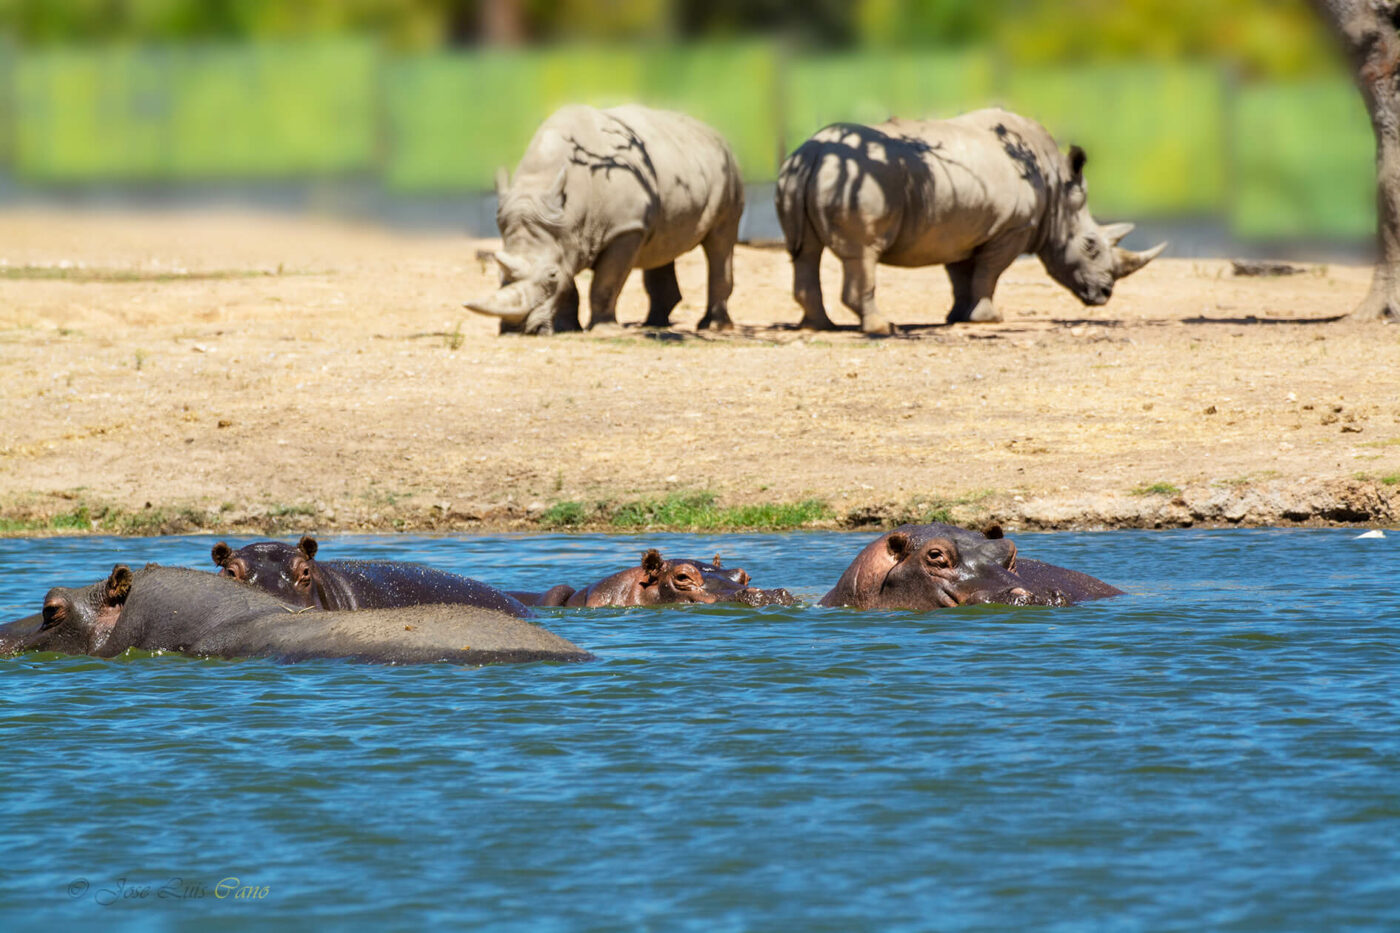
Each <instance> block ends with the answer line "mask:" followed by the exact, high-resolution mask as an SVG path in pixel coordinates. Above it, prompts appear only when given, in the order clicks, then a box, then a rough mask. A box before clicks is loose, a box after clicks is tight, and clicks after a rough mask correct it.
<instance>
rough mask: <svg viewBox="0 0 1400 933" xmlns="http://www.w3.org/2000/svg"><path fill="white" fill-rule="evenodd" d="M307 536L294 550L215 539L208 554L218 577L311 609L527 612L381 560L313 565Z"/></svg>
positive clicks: (432, 572)
mask: <svg viewBox="0 0 1400 933" xmlns="http://www.w3.org/2000/svg"><path fill="white" fill-rule="evenodd" d="M317 553H319V545H318V544H317V543H316V539H315V538H313V537H311V536H310V535H304V536H302V539H301V540H300V541H299V542H297V544H296V546H295V547H294V546H292V545H290V544H283V543H282V542H280V541H257V542H254V543H253V544H247V545H244V546H243V547H241V548H239V549H238V550H236V551H235V550H234V549H233V548H231V547H229V546H228V545H227V544H225V543H224V542H222V541H220V542H219V543H218V544H216V545H214V549H213V551H212V552H211V556H212V557H213V558H214V564H215V565H216V566H218V568H219V572H220V574H222V575H223V576H226V577H232V578H233V579H235V580H240V581H242V582H244V583H249V584H252V585H253V586H256V587H258V588H260V589H263V590H266V591H267V592H269V593H271V594H272V595H274V596H279V597H281V598H282V599H285V600H287V601H288V602H291V603H295V604H296V605H298V606H304V607H308V608H314V609H341V610H349V609H393V608H395V607H398V606H419V605H423V604H426V603H443V604H450V605H461V606H478V607H480V608H482V609H494V610H496V611H497V612H504V613H506V614H507V615H513V616H516V617H517V618H522V619H524V618H529V617H530V616H531V612H530V610H529V609H528V608H526V607H525V606H524V605H522V604H521V603H520V602H519V601H518V600H516V599H515V598H513V597H512V596H510V595H509V594H507V593H505V592H502V591H501V590H498V589H496V588H495V587H494V586H491V585H489V584H487V583H482V582H481V581H480V580H473V579H471V578H470V577H463V576H460V575H458V574H455V573H448V572H447V571H445V570H437V569H435V568H432V567H425V566H424V565H422V564H410V563H405V562H403V561H387V560H333V561H318V560H317V559H316V555H317Z"/></svg>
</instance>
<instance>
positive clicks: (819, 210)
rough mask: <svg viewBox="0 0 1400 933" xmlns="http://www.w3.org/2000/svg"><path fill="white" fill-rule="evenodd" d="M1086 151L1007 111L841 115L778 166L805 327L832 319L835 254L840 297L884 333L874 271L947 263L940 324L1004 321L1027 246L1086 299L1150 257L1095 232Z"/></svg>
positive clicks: (1118, 228) (1109, 231) (868, 327)
mask: <svg viewBox="0 0 1400 933" xmlns="http://www.w3.org/2000/svg"><path fill="white" fill-rule="evenodd" d="M1085 161H1086V158H1085V155H1084V150H1082V149H1080V148H1079V147H1078V146H1074V147H1071V149H1070V151H1069V154H1068V155H1065V154H1064V153H1061V152H1060V150H1059V149H1058V147H1057V146H1056V144H1055V140H1054V139H1052V138H1051V136H1050V134H1049V133H1048V132H1047V131H1046V130H1045V128H1044V127H1043V126H1041V125H1040V124H1038V123H1036V122H1035V121H1033V120H1028V119H1026V118H1025V117H1021V116H1017V115H1016V114H1013V113H1008V112H1006V111H1004V110H978V111H975V112H973V113H969V114H964V115H963V116H960V117H957V118H954V119H952V120H891V121H889V122H887V123H882V124H880V125H878V126H861V125H859V124H854V123H838V124H834V125H832V126H828V127H826V128H825V129H823V130H820V131H818V132H817V133H816V134H815V135H813V136H812V138H811V139H809V140H807V141H806V142H804V143H803V144H802V145H801V146H799V147H798V148H797V150H796V151H795V152H793V153H792V155H790V156H788V158H787V160H786V161H784V163H783V165H782V168H781V169H780V170H779V175H778V185H777V191H776V198H777V208H778V220H779V221H780V222H781V224H782V227H783V236H784V239H785V240H786V242H787V248H788V252H789V253H790V254H791V256H792V262H793V297H794V298H796V300H797V303H798V304H799V305H801V306H802V326H803V327H805V328H811V329H815V330H827V329H830V328H831V327H832V323H831V319H830V318H829V317H827V313H826V307H825V305H824V303H823V299H822V287H821V276H820V268H821V257H822V251H823V250H824V249H830V250H831V251H832V252H833V253H835V254H836V256H837V258H838V259H840V260H841V263H842V267H843V272H844V281H843V284H842V289H841V301H842V303H843V304H845V305H846V307H848V308H850V309H851V310H852V311H854V312H855V313H856V314H858V315H860V319H861V329H862V330H864V331H865V332H866V333H869V334H889V333H892V332H893V331H894V328H893V326H892V325H891V324H890V322H889V321H888V320H887V319H886V318H885V317H884V316H883V315H882V314H881V313H880V311H879V309H878V308H877V306H876V304H875V269H876V266H877V265H880V264H884V265H891V266H930V265H944V266H946V268H947V270H948V278H949V280H950V282H951V283H952V286H953V307H952V310H950V311H949V312H948V322H949V323H955V322H960V321H999V320H1001V315H1000V313H999V312H998V311H997V310H996V308H995V306H994V305H993V304H992V296H993V293H994V292H995V290H996V284H997V280H998V279H999V278H1000V277H1001V274H1002V273H1003V272H1005V271H1006V269H1007V267H1008V266H1010V265H1011V263H1012V261H1013V260H1015V259H1016V257H1017V256H1019V255H1021V254H1022V253H1034V254H1036V255H1037V256H1038V257H1040V260H1041V262H1042V263H1043V264H1044V265H1045V269H1046V271H1047V272H1049V273H1050V276H1051V277H1052V278H1054V279H1055V281H1057V282H1059V283H1060V284H1061V285H1063V286H1065V287H1066V288H1068V289H1069V290H1070V291H1071V292H1073V293H1074V295H1075V296H1076V297H1078V298H1079V299H1080V300H1081V301H1083V302H1084V303H1085V304H1086V305H1101V304H1104V303H1105V302H1107V301H1108V299H1109V297H1110V296H1111V295H1112V294H1113V285H1114V283H1115V282H1116V281H1117V280H1118V279H1121V278H1123V277H1124V276H1127V275H1131V274H1132V273H1133V272H1135V271H1137V270H1138V269H1141V268H1142V267H1143V266H1145V265H1146V264H1147V263H1148V262H1150V261H1151V260H1152V259H1153V258H1155V257H1156V256H1157V255H1158V254H1159V253H1161V251H1162V249H1163V248H1164V247H1165V244H1163V245H1161V246H1157V247H1155V248H1154V249H1151V250H1148V251H1146V252H1141V253H1135V252H1131V251H1129V250H1125V249H1122V248H1121V247H1119V246H1118V245H1117V244H1118V242H1119V241H1120V240H1122V238H1123V237H1124V236H1126V235H1127V234H1128V232H1129V231H1130V230H1132V224H1113V225H1109V226H1102V227H1101V226H1099V224H1098V223H1097V222H1095V220H1094V218H1093V217H1092V216H1091V215H1090V213H1089V208H1088V200H1087V186H1086V184H1085V181H1084V174H1083V170H1084V164H1085Z"/></svg>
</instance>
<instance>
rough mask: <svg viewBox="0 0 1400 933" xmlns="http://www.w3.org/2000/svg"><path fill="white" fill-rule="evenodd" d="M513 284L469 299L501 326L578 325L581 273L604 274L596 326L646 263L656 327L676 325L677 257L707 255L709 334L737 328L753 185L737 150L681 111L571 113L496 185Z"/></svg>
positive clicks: (551, 125)
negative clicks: (737, 264) (748, 191)
mask: <svg viewBox="0 0 1400 933" xmlns="http://www.w3.org/2000/svg"><path fill="white" fill-rule="evenodd" d="M496 195H497V198H498V203H499V207H498V208H497V211H496V223H497V225H498V226H499V227H500V230H501V237H502V239H503V241H504V242H503V244H502V248H501V249H500V250H499V251H498V252H496V253H495V259H496V263H497V264H498V265H499V266H500V268H501V288H500V290H499V291H497V292H496V293H495V294H493V295H489V296H487V297H485V298H481V299H479V300H476V301H471V302H468V303H467V305H466V306H467V307H468V308H470V309H471V310H473V311H477V312H480V313H481V314H488V315H494V316H496V317H498V318H500V319H501V331H502V332H503V333H504V332H507V331H516V332H520V331H523V332H524V333H527V334H551V333H553V332H555V331H564V330H578V329H579V319H578V304H579V299H578V290H577V288H576V287H575V285H574V276H576V275H577V274H578V273H579V272H581V271H583V270H584V269H592V270H593V282H592V284H591V286H590V287H589V292H588V304H589V310H590V312H591V317H590V319H589V322H588V326H589V327H590V328H592V327H596V326H598V325H599V324H615V323H616V322H617V296H618V293H619V292H621V290H622V284H623V282H625V281H626V279H627V274H628V273H629V272H631V271H632V270H633V269H634V268H641V269H642V270H643V272H642V281H643V284H644V285H645V287H646V290H647V296H648V298H649V299H650V309H649V311H648V314H647V319H646V324H647V326H649V327H666V326H667V325H668V324H669V323H670V315H671V310H672V309H673V308H674V307H675V306H676V305H677V304H678V303H679V302H680V299H681V294H680V288H679V287H678V286H677V284H676V266H675V259H676V257H677V256H680V255H681V254H682V253H686V252H689V251H690V250H692V249H694V248H695V247H696V246H700V247H702V248H703V249H704V250H705V260H706V262H707V263H708V266H709V295H708V298H707V303H706V310H705V316H704V317H703V318H702V319H701V321H700V325H699V326H700V327H707V326H710V325H713V326H714V327H715V328H717V329H726V328H729V327H731V326H733V325H732V324H731V322H730V319H729V310H728V301H729V294H730V292H731V291H733V289H734V243H735V241H736V240H737V239H738V235H739V216H740V215H741V214H742V213H743V211H744V186H743V182H742V180H741V179H740V176H739V167H738V164H737V163H736V162H735V160H734V153H733V152H732V151H730V148H729V144H728V143H726V142H725V141H724V138H723V137H722V136H720V135H719V133H717V132H716V131H715V130H713V129H711V128H710V127H708V126H706V125H705V124H703V123H701V122H700V121H698V120H695V119H693V118H691V117H688V116H686V115H685V114H681V113H672V112H669V111H664V110H651V109H648V108H646V107H640V106H633V105H629V106H625V107H616V108H613V109H611V110H597V109H595V108H593V107H582V106H571V107H565V108H563V109H562V110H559V111H558V112H557V113H555V114H554V115H553V116H551V117H549V119H547V120H545V121H544V123H543V124H541V126H540V128H539V130H537V131H536V132H535V136H534V138H533V139H532V140H531V141H530V145H529V147H528V148H527V149H526V150H525V156H524V158H522V159H521V160H520V165H519V166H518V167H517V168H516V170H515V178H514V180H511V179H509V178H508V177H507V176H506V173H505V170H504V169H502V170H501V171H500V173H498V175H497V178H496Z"/></svg>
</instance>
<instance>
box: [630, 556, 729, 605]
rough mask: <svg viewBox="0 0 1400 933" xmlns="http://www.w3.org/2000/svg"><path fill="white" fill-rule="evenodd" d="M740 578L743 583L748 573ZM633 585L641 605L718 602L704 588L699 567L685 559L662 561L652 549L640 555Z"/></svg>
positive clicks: (702, 575)
mask: <svg viewBox="0 0 1400 933" xmlns="http://www.w3.org/2000/svg"><path fill="white" fill-rule="evenodd" d="M740 573H743V571H740ZM744 579H745V580H746V581H747V579H748V574H744ZM637 584H638V586H639V587H640V594H639V595H640V600H639V601H640V603H641V604H642V605H653V604H657V603H713V602H717V601H718V600H719V597H718V596H716V595H715V594H714V593H711V592H710V591H709V590H708V589H707V588H706V586H705V572H704V570H702V569H701V565H700V564H698V563H695V562H693V561H688V560H665V559H663V558H662V557H661V552H660V551H658V550H656V548H652V549H651V550H649V551H647V552H646V553H644V554H643V555H642V564H641V574H640V575H639V576H638V577H637Z"/></svg>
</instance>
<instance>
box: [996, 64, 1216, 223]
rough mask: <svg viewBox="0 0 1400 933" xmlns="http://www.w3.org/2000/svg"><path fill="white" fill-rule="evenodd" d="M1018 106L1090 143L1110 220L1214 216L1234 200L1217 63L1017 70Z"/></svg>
mask: <svg viewBox="0 0 1400 933" xmlns="http://www.w3.org/2000/svg"><path fill="white" fill-rule="evenodd" d="M1003 96H1004V98H1005V100H1006V102H1007V104H1008V105H1009V106H1010V109H1012V110H1014V111H1016V112H1017V113H1023V114H1026V115H1029V116H1033V117H1034V118H1035V119H1036V120H1038V121H1040V122H1041V123H1043V124H1045V127H1046V128H1047V129H1048V130H1050V133H1051V134H1052V135H1053V136H1054V137H1055V139H1056V141H1057V142H1059V144H1060V146H1061V147H1062V148H1067V147H1068V146H1069V145H1070V144H1071V143H1074V144H1077V145H1080V146H1082V147H1083V148H1084V150H1085V151H1086V152H1087V153H1088V155H1089V163H1088V166H1087V167H1086V168H1085V170H1084V175H1085V178H1086V179H1088V182H1089V205H1090V209H1091V210H1093V211H1094V212H1095V214H1097V215H1098V216H1100V217H1109V216H1115V215H1116V216H1119V217H1123V216H1128V217H1133V216H1143V215H1157V216H1161V215H1163V214H1205V213H1211V212H1217V211H1220V210H1221V209H1222V208H1223V207H1224V206H1225V203H1226V200H1227V198H1226V187H1225V160H1224V159H1223V158H1222V153H1224V152H1225V138H1224V128H1225V125H1226V124H1225V109H1226V104H1225V83H1224V80H1223V76H1222V75H1221V74H1220V72H1219V71H1218V70H1217V69H1215V68H1213V67H1209V66H1191V65H1180V64H1177V65H1155V64H1131V65H1098V66H1092V65H1091V66H1081V65H1076V66H1074V67H1037V68H1024V69H1016V70H1013V71H1011V72H1010V73H1009V74H1008V75H1007V78H1006V81H1005V85H1004V94H1003Z"/></svg>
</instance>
